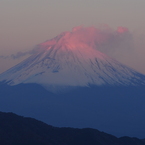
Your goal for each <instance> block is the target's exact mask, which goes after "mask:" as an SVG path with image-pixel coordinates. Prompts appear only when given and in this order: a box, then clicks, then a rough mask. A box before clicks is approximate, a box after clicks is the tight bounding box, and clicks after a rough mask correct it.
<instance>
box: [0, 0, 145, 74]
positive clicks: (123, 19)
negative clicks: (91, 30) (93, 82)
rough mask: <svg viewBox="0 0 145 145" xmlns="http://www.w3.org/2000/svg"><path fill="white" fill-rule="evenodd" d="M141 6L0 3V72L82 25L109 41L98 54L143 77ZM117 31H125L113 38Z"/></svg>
mask: <svg viewBox="0 0 145 145" xmlns="http://www.w3.org/2000/svg"><path fill="white" fill-rule="evenodd" d="M144 6H145V1H144V0H0V73H2V72H3V71H5V70H7V69H8V68H10V67H12V66H13V65H15V64H17V63H18V62H20V61H22V60H23V59H25V58H26V57H28V55H30V54H29V52H31V50H33V48H34V47H35V46H36V45H37V44H39V43H42V42H44V41H46V40H48V39H51V38H53V37H55V36H57V35H58V34H60V33H61V32H64V31H71V29H72V28H73V27H76V26H80V25H83V26H84V27H95V28H96V29H99V30H101V31H102V29H103V32H104V29H105V34H104V33H103V36H106V34H108V33H109V35H107V36H109V39H107V40H109V42H108V41H107V42H106V41H105V42H103V43H102V45H101V47H99V49H100V51H102V52H103V53H106V54H107V55H110V56H111V57H114V58H115V59H117V60H118V61H121V62H122V63H124V64H126V65H128V66H130V67H132V68H134V69H136V70H137V71H139V72H141V73H144V74H145V65H144V62H145V57H144V54H145V16H144V14H145V9H144ZM119 28H125V29H126V30H127V31H126V32H125V33H123V35H121V38H120V36H118V35H117V38H114V37H112V35H114V33H115V32H117V31H118V30H119ZM108 31H109V32H108ZM17 56H21V57H17Z"/></svg>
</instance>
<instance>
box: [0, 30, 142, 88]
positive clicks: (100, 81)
mask: <svg viewBox="0 0 145 145" xmlns="http://www.w3.org/2000/svg"><path fill="white" fill-rule="evenodd" d="M78 29H80V28H74V29H73V31H72V32H64V33H61V34H60V35H58V36H57V37H55V38H53V39H51V40H48V41H45V42H44V43H41V44H39V45H38V46H37V47H38V48H39V49H38V51H37V52H36V53H35V54H33V55H31V56H30V57H29V58H27V59H26V60H24V61H23V62H21V63H19V64H18V65H16V66H14V67H12V68H11V69H9V70H7V71H6V72H4V73H2V74H1V75H0V81H5V82H6V83H7V84H9V85H17V84H20V83H37V84H40V85H42V86H44V87H46V88H47V89H49V90H51V89H52V88H61V87H67V86H68V87H76V86H89V85H145V76H144V75H142V74H140V73H138V72H136V71H135V70H133V69H131V68H129V67H127V66H125V65H123V64H121V63H119V62H118V61H116V60H114V59H112V58H110V57H108V56H107V55H105V54H103V53H101V52H99V51H97V50H96V49H95V43H94V40H93V38H94V37H92V36H94V33H93V28H90V29H89V30H88V31H87V33H86V32H84V31H83V30H82V29H80V30H79V31H78ZM80 31H81V33H80Z"/></svg>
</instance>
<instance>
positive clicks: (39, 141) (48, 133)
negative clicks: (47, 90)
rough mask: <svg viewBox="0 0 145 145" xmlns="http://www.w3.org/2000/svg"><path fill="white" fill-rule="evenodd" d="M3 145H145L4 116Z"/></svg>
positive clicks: (1, 120) (87, 130)
mask: <svg viewBox="0 0 145 145" xmlns="http://www.w3.org/2000/svg"><path fill="white" fill-rule="evenodd" d="M0 144H1V145H20V144H21V145H32V144H35V145H90V144H91V145H116V144H117V145H145V142H144V140H140V139H138V138H130V137H121V138H117V137H115V136H112V135H110V134H107V133H104V132H100V131H98V130H97V129H91V128H84V129H77V128H58V127H53V126H50V125H47V124H45V123H43V122H41V121H38V120H35V119H33V118H26V117H22V116H18V115H16V114H13V113H3V112H0Z"/></svg>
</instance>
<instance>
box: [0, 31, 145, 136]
mask: <svg viewBox="0 0 145 145" xmlns="http://www.w3.org/2000/svg"><path fill="white" fill-rule="evenodd" d="M80 31H82V28H74V29H73V31H72V32H64V33H61V34H60V35H58V36H57V37H55V38H53V39H51V40H48V41H45V42H43V43H41V44H39V45H37V47H36V52H35V53H34V54H32V55H31V56H30V57H29V58H27V59H26V60H24V61H23V62H21V63H19V64H18V65H16V66H14V67H12V68H10V69H9V70H7V71H6V72H4V73H2V74H1V75H0V82H1V85H0V87H1V91H0V96H1V97H0V109H1V111H11V112H15V113H17V114H20V115H24V116H30V117H34V118H36V119H39V120H42V121H44V122H46V123H48V124H51V125H54V126H63V127H64V126H65V127H66V126H67V127H92V128H97V129H99V130H103V131H105V132H108V133H111V134H114V135H118V136H121V135H129V136H137V137H143V138H144V137H145V125H144V122H145V116H144V113H145V105H144V102H145V75H143V74H141V73H139V72H137V71H135V70H134V69H132V68H129V67H127V66H126V65H123V64H121V63H120V62H118V61H116V60H114V59H112V58H110V57H108V56H107V55H105V54H103V53H101V52H99V51H98V50H97V48H96V44H95V41H94V37H92V36H94V33H93V29H89V31H87V33H85V34H86V35H84V33H80Z"/></svg>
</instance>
